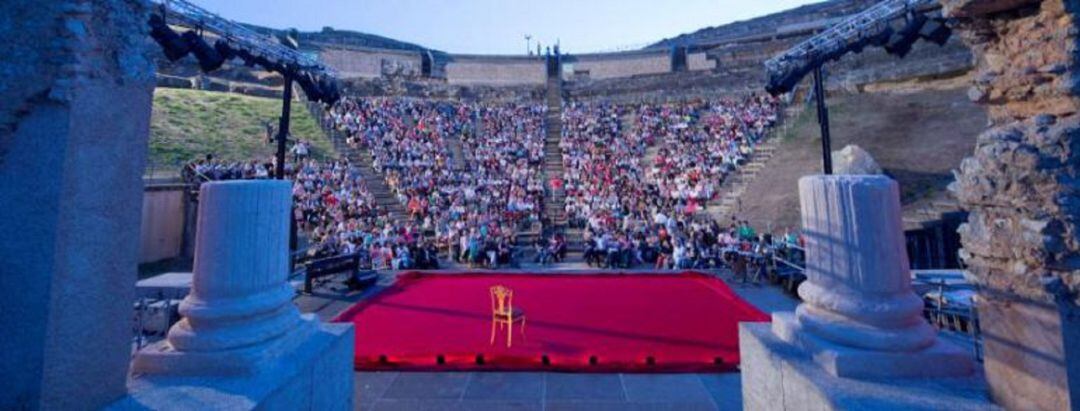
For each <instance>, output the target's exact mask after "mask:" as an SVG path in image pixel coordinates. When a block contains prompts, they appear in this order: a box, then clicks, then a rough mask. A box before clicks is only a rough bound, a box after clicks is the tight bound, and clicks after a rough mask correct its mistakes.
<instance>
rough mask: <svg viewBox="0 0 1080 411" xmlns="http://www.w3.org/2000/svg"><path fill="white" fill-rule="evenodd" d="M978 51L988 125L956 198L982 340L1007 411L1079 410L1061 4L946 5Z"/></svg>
mask: <svg viewBox="0 0 1080 411" xmlns="http://www.w3.org/2000/svg"><path fill="white" fill-rule="evenodd" d="M942 4H943V6H944V7H945V10H944V13H945V14H946V15H947V16H948V17H950V18H952V19H953V20H954V22H955V24H954V25H955V28H956V31H957V32H958V33H959V34H960V35H961V36H962V38H963V40H964V41H965V43H967V44H968V45H969V46H970V47H971V48H972V51H973V52H974V55H975V58H976V62H975V70H976V75H975V76H974V78H975V81H974V84H973V85H972V87H971V90H970V91H969V93H968V94H969V96H970V97H971V98H972V99H973V100H974V101H976V102H978V103H981V104H984V105H986V106H987V109H988V111H989V115H990V123H991V124H990V128H989V129H988V130H986V131H985V132H984V133H983V134H981V135H980V136H979V138H978V140H977V143H976V147H975V153H974V154H973V155H972V156H971V157H969V158H967V159H965V160H964V161H963V163H962V164H961V167H960V172H959V173H958V174H957V177H956V183H955V184H954V185H953V187H952V190H953V191H954V193H955V194H956V197H957V199H958V200H959V201H960V203H961V205H962V206H963V207H964V208H965V209H967V210H968V211H969V212H970V214H969V217H968V222H967V224H965V225H964V226H962V227H961V229H960V235H961V241H962V244H963V247H964V248H963V251H962V255H961V257H963V259H964V261H965V262H966V263H967V265H968V274H969V276H970V280H971V281H972V282H974V283H975V284H977V285H978V286H979V295H978V303H977V305H976V306H977V308H978V312H979V317H980V320H981V324H982V330H983V335H984V339H983V341H984V343H985V361H984V363H985V370H986V379H987V381H988V382H989V384H990V387H991V392H992V394H993V398H994V400H995V401H996V402H998V403H999V404H1001V405H1004V406H1005V407H1007V408H1010V409H1036V410H1063V409H1078V408H1080V335H1078V334H1080V312H1078V311H1077V308H1076V307H1077V303H1078V302H1080V297H1078V291H1080V183H1078V180H1077V178H1078V176H1080V115H1078V114H1077V113H1078V109H1080V98H1078V97H1080V77H1078V73H1077V68H1078V64H1080V51H1078V47H1077V41H1078V40H1080V39H1078V38H1077V33H1078V31H1080V24H1078V20H1077V15H1078V13H1080V10H1078V8H1080V4H1078V3H1077V2H1076V1H1065V0H1045V1H1038V0H943V1H942Z"/></svg>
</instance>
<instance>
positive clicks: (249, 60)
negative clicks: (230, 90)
mask: <svg viewBox="0 0 1080 411" xmlns="http://www.w3.org/2000/svg"><path fill="white" fill-rule="evenodd" d="M236 56H237V57H240V59H241V60H244V65H245V66H248V67H255V65H256V64H258V62H257V61H256V57H255V55H254V54H251V52H250V51H248V50H247V49H239V50H237V51H236Z"/></svg>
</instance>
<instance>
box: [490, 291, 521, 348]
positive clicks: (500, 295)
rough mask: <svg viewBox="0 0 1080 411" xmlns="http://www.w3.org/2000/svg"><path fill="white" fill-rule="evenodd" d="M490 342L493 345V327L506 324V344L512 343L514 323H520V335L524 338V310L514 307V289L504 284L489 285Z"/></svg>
mask: <svg viewBox="0 0 1080 411" xmlns="http://www.w3.org/2000/svg"><path fill="white" fill-rule="evenodd" d="M490 291H491V292H490V294H491V344H492V345H495V331H496V330H495V328H496V326H499V328H502V325H506V346H507V347H510V345H511V344H513V335H514V323H515V322H520V323H521V337H522V338H525V312H524V311H522V310H521V308H518V307H514V290H511V289H509V288H507V287H506V286H502V285H496V286H493V287H491V290H490Z"/></svg>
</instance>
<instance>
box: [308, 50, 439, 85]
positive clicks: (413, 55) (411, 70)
mask: <svg viewBox="0 0 1080 411" xmlns="http://www.w3.org/2000/svg"><path fill="white" fill-rule="evenodd" d="M319 58H321V59H322V61H323V62H324V63H326V65H328V66H330V67H331V68H333V69H335V70H337V72H338V75H339V77H340V78H343V79H350V78H376V77H383V76H405V77H416V76H419V75H420V74H421V61H422V58H421V56H420V53H419V52H409V51H398V50H387V49H371V48H360V47H337V46H323V47H320V49H319Z"/></svg>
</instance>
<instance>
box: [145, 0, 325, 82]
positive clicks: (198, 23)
mask: <svg viewBox="0 0 1080 411" xmlns="http://www.w3.org/2000/svg"><path fill="white" fill-rule="evenodd" d="M155 1H156V2H157V4H158V5H160V6H161V7H163V8H164V9H165V10H166V12H167V13H168V18H169V19H170V21H169V24H180V25H184V26H188V27H191V28H197V29H202V30H205V31H209V32H212V33H214V34H216V35H218V36H220V37H221V38H223V39H225V41H226V42H228V43H229V45H230V46H232V47H233V48H234V49H238V50H247V51H248V52H250V53H251V54H253V55H260V56H263V57H264V58H266V59H268V60H271V61H277V62H280V63H282V64H286V65H293V66H294V67H296V68H297V69H298V71H306V72H311V73H315V74H325V75H329V76H332V77H335V78H336V77H337V76H336V73H335V72H334V71H333V70H332V69H331V68H330V67H328V66H326V65H324V64H322V62H320V61H319V60H318V59H316V58H315V57H312V56H310V55H307V54H304V53H301V52H299V51H297V50H294V49H291V48H289V47H286V46H284V45H282V44H281V43H279V42H278V41H277V39H275V38H274V37H273V36H268V35H263V34H259V33H256V32H255V31H254V30H251V29H249V28H247V27H244V26H243V25H241V24H239V23H236V22H233V21H231V20H228V19H226V18H224V17H221V16H218V15H217V14H214V13H211V12H209V11H207V10H206V9H204V8H202V7H199V6H196V5H195V4H193V3H191V2H189V1H187V0H155Z"/></svg>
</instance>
